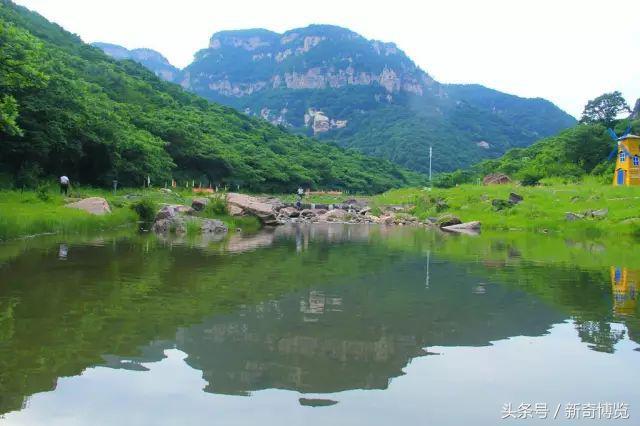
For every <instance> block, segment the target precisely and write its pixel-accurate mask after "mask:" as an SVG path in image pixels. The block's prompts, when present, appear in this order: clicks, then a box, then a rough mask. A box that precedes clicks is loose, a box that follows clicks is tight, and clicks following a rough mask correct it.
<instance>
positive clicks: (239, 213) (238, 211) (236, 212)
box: [227, 205, 244, 216]
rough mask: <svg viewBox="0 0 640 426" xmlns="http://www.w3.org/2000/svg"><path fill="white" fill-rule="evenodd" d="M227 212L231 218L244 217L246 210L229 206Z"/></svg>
mask: <svg viewBox="0 0 640 426" xmlns="http://www.w3.org/2000/svg"><path fill="white" fill-rule="evenodd" d="M227 210H228V211H229V214H230V215H231V216H243V215H244V210H242V209H241V208H240V207H238V206H231V205H227Z"/></svg>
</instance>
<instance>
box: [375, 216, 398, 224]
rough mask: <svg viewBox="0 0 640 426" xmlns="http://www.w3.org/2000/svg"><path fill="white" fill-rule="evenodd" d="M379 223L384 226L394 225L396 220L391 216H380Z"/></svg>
mask: <svg viewBox="0 0 640 426" xmlns="http://www.w3.org/2000/svg"><path fill="white" fill-rule="evenodd" d="M379 223H381V224H383V225H393V224H394V223H395V218H394V217H393V216H391V215H384V216H380V221H379Z"/></svg>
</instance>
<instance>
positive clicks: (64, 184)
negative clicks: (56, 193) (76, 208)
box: [60, 175, 69, 197]
mask: <svg viewBox="0 0 640 426" xmlns="http://www.w3.org/2000/svg"><path fill="white" fill-rule="evenodd" d="M68 192H69V178H68V177H66V176H65V175H62V176H60V193H61V194H64V196H65V197H66V196H67V193H68Z"/></svg>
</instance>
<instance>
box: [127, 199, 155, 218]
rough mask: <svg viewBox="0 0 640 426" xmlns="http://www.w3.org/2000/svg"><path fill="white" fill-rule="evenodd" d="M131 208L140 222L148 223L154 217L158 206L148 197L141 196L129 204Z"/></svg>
mask: <svg viewBox="0 0 640 426" xmlns="http://www.w3.org/2000/svg"><path fill="white" fill-rule="evenodd" d="M131 209H132V210H133V211H134V212H136V214H137V215H138V217H139V218H140V220H141V221H142V222H144V223H145V224H149V223H151V222H153V220H154V219H155V217H156V211H158V206H157V205H156V203H155V202H154V201H153V200H151V199H150V198H142V199H141V200H140V201H136V202H135V203H133V204H131Z"/></svg>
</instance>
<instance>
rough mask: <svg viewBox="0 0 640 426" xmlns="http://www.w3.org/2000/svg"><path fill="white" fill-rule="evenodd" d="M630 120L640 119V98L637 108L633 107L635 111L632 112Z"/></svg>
mask: <svg viewBox="0 0 640 426" xmlns="http://www.w3.org/2000/svg"><path fill="white" fill-rule="evenodd" d="M629 118H631V119H632V120H636V119H638V118H640V98H638V100H637V101H636V106H635V107H633V111H631V116H630V117H629Z"/></svg>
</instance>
